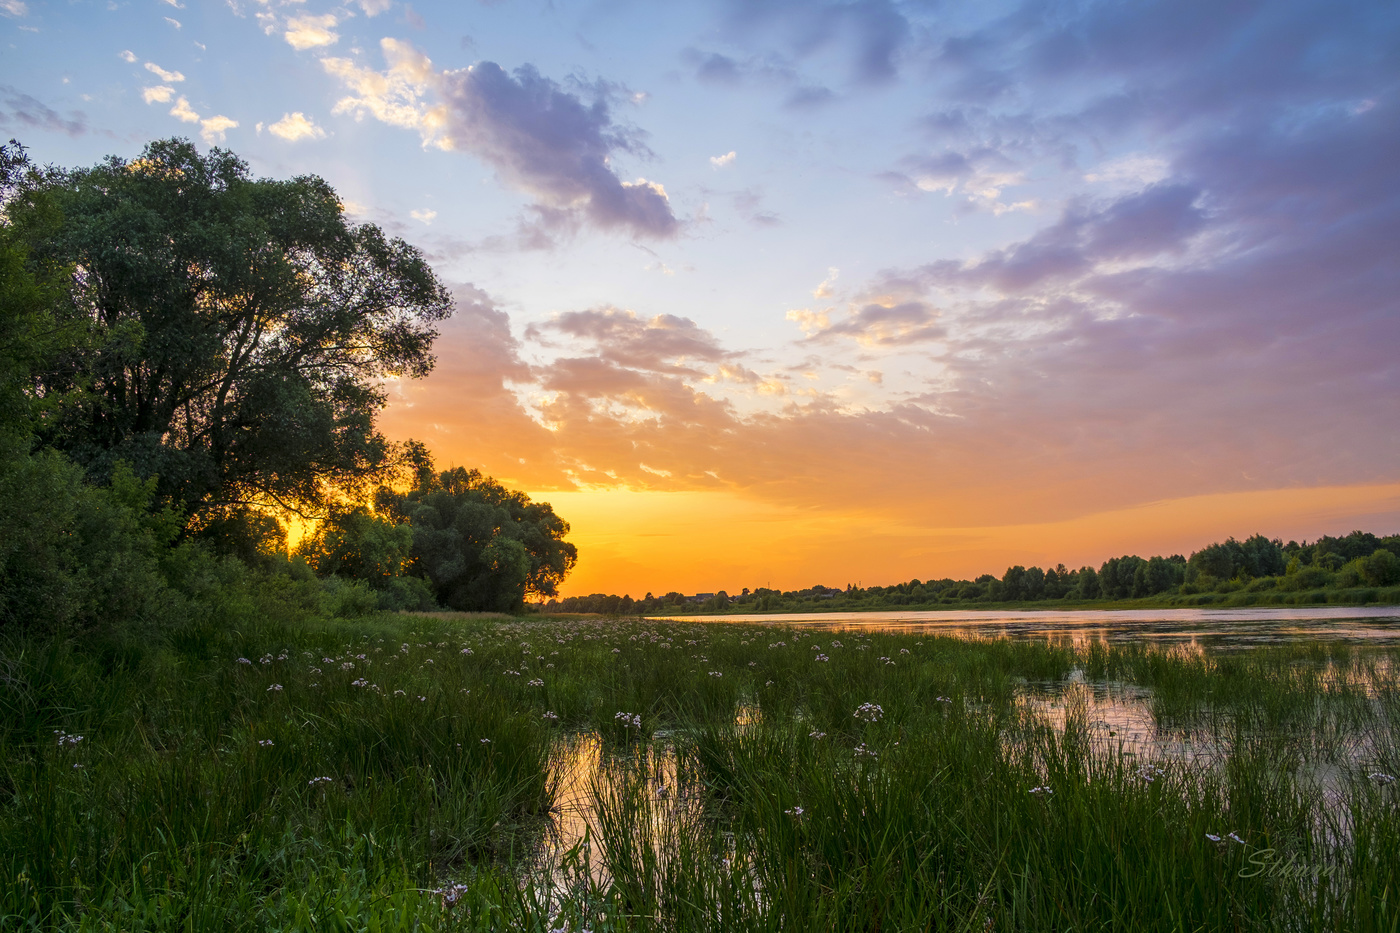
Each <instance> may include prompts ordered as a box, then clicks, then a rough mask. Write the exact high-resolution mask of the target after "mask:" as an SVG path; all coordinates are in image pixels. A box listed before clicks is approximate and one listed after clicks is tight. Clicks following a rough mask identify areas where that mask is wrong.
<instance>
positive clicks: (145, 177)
mask: <svg viewBox="0 0 1400 933" xmlns="http://www.w3.org/2000/svg"><path fill="white" fill-rule="evenodd" d="M5 212H6V218H7V222H8V225H9V226H10V228H11V236H12V237H13V238H14V239H15V240H16V241H17V246H16V248H17V249H22V250H23V251H24V255H25V256H26V258H27V260H28V261H29V262H30V263H31V264H35V265H40V266H44V267H53V266H56V265H61V266H66V267H68V268H70V269H71V270H72V274H71V276H70V279H69V285H68V288H67V294H66V295H65V296H64V301H63V302H62V303H61V305H60V306H59V308H58V311H57V313H58V315H59V316H60V317H61V318H63V319H64V320H63V323H65V324H68V325H78V326H80V327H81V328H82V330H83V332H84V339H82V340H72V341H68V342H67V343H66V345H65V346H64V348H63V350H62V352H60V353H58V354H56V355H54V356H53V357H52V358H50V359H48V360H47V361H46V365H43V366H40V367H38V368H36V369H35V370H34V373H33V376H32V386H31V391H32V393H33V395H34V396H35V397H36V398H41V399H42V398H47V397H63V398H64V399H65V404H63V405H61V406H55V407H52V408H51V409H49V410H48V411H47V412H46V413H45V417H44V418H42V419H41V420H40V422H39V424H38V429H37V430H38V434H39V436H40V438H41V440H42V442H43V443H44V444H45V445H46V446H50V447H53V448H56V449H58V450H61V451H63V452H64V453H66V454H67V455H68V456H69V457H71V458H72V459H73V460H75V461H76V462H77V463H79V464H80V465H82V466H83V467H84V468H86V469H87V470H88V471H89V473H90V474H91V475H93V476H96V477H103V476H106V475H110V473H111V471H112V468H113V466H114V464H116V463H117V462H118V461H124V462H127V463H130V464H131V465H132V467H133V469H134V470H135V471H136V473H137V474H138V475H140V476H156V477H158V478H159V479H158V487H157V488H158V494H159V495H160V497H161V498H162V499H164V500H165V501H168V502H172V503H175V504H177V505H178V506H180V507H181V508H182V509H184V510H185V511H186V513H187V514H188V515H190V516H191V517H192V518H193V519H195V521H196V523H200V522H208V521H213V520H216V519H217V518H218V517H219V516H220V515H221V514H226V513H228V512H230V511H237V510H239V509H241V508H242V509H246V508H247V507H249V506H255V507H256V506H267V505H276V506H279V507H282V508H289V509H294V510H297V511H302V512H317V511H321V510H323V509H324V507H325V505H326V503H327V502H328V501H330V499H331V498H332V497H333V496H334V495H336V494H337V493H342V494H343V493H344V492H346V491H352V492H353V491H358V492H360V493H362V494H363V493H365V492H367V487H366V485H365V484H366V483H368V482H370V481H372V480H373V479H374V478H375V477H376V476H377V475H378V474H379V472H380V471H381V470H382V468H383V467H384V466H385V465H386V463H387V462H388V461H389V460H390V458H391V446H390V445H389V444H388V442H387V441H386V440H385V439H384V438H383V437H382V436H381V435H380V434H379V433H378V432H377V430H376V429H375V424H374V416H375V414H376V413H377V412H378V411H379V410H380V409H381V408H382V407H383V406H384V404H385V400H386V395H385V390H384V389H383V387H382V384H381V381H382V380H383V379H384V378H385V377H391V376H400V375H402V376H410V377H416V376H422V375H424V374H426V373H427V372H428V371H429V370H430V369H431V368H432V365H433V357H432V355H431V352H430V351H431V346H432V342H433V339H434V338H435V337H436V331H435V330H434V329H433V327H432V325H433V323H434V322H436V321H439V320H442V319H443V318H445V317H446V316H447V315H448V314H449V313H450V307H451V302H450V298H449V295H448V292H447V290H446V288H445V287H444V286H443V285H442V283H441V282H440V281H439V280H438V278H437V276H436V275H434V273H433V271H432V269H431V268H430V267H429V266H428V264H427V262H426V261H425V260H424V259H423V257H422V255H421V254H420V253H419V252H418V250H416V249H415V248H414V247H412V246H410V245H408V244H407V243H405V242H403V241H402V240H398V239H390V238H387V237H386V236H385V235H384V233H383V232H382V231H381V230H380V229H379V228H377V227H375V226H374V225H372V224H360V225H354V224H351V223H349V222H347V220H346V218H345V215H344V213H343V210H342V207H341V204H340V201H339V199H338V198H337V197H336V194H335V192H334V191H333V190H332V189H331V187H330V186H329V185H328V184H327V183H326V182H325V181H323V180H322V179H320V178H317V177H314V176H302V177H298V178H294V179H291V180H289V181H278V180H272V179H255V178H253V177H251V175H250V173H249V170H248V166H247V165H246V164H245V163H244V162H242V161H241V160H239V159H238V158H237V157H236V156H235V155H234V154H233V153H231V152H228V151H226V150H221V149H213V150H211V151H210V152H209V153H208V154H207V155H201V154H200V153H199V152H198V151H197V150H196V149H195V147H194V146H193V145H192V144H191V143H189V142H188V141H185V140H176V139H171V140H162V141H159V142H154V143H151V144H150V145H149V146H147V147H146V149H145V151H144V152H143V153H142V155H141V156H140V157H139V158H137V159H134V160H131V161H127V160H124V159H120V158H117V157H115V156H113V157H110V158H108V159H107V160H106V161H105V162H103V163H101V164H99V165H96V166H93V167H91V168H79V169H49V170H47V171H44V172H40V173H30V174H29V175H28V176H26V177H25V178H24V179H22V180H21V181H20V182H19V183H18V184H17V185H15V186H14V190H13V191H12V192H10V194H9V197H8V198H7V201H6V204H5Z"/></svg>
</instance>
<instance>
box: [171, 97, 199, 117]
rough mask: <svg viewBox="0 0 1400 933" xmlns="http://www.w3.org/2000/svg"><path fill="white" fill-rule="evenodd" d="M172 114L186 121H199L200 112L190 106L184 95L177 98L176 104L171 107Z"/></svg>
mask: <svg viewBox="0 0 1400 933" xmlns="http://www.w3.org/2000/svg"><path fill="white" fill-rule="evenodd" d="M170 115H171V116H172V117H175V118H176V119H177V120H182V121H183V122H185V123H198V122H199V114H197V113H195V112H194V109H193V108H192V107H190V102H189V101H188V100H187V99H185V98H184V97H180V98H177V99H176V101H175V106H174V107H171V108H170Z"/></svg>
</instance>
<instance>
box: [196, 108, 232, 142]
mask: <svg viewBox="0 0 1400 933" xmlns="http://www.w3.org/2000/svg"><path fill="white" fill-rule="evenodd" d="M199 125H200V126H201V127H202V129H201V130H200V131H199V135H200V136H201V137H203V139H204V141H205V142H206V143H208V144H209V145H211V146H212V145H214V144H215V143H221V142H223V141H224V133H226V132H227V131H228V130H231V129H233V128H234V127H236V126H237V125H238V121H237V120H230V119H229V118H228V117H225V116H222V115H220V116H215V117H210V118H209V119H207V120H200V121H199Z"/></svg>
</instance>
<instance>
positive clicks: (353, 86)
mask: <svg viewBox="0 0 1400 933" xmlns="http://www.w3.org/2000/svg"><path fill="white" fill-rule="evenodd" d="M380 46H381V47H382V48H383V49H384V57H385V58H387V59H388V60H389V70H388V71H386V72H384V73H382V74H381V73H380V72H377V71H375V70H374V69H372V68H360V67H358V66H356V65H355V63H354V62H352V61H350V60H349V59H348V58H323V59H321V66H322V67H323V68H325V69H326V71H327V72H328V73H329V74H332V75H334V76H335V77H337V78H339V79H340V80H341V83H343V84H345V85H346V86H347V87H348V88H349V89H350V91H351V93H352V94H353V95H354V96H351V97H342V98H341V99H340V100H339V101H337V102H336V105H335V108H334V110H333V111H332V112H333V113H337V114H340V113H349V114H353V115H354V117H355V119H357V120H358V119H361V118H362V117H363V116H364V114H365V113H369V114H370V115H371V116H373V117H374V118H375V119H376V120H380V121H382V122H384V123H388V124H389V125H390V126H401V127H404V128H405V129H416V130H418V131H419V132H420V133H422V134H423V139H424V141H425V142H427V141H431V140H434V139H435V138H436V137H437V136H438V133H439V132H440V131H441V129H442V128H443V126H444V125H445V124H446V122H447V111H446V108H445V107H442V106H438V107H431V108H430V107H428V106H427V105H426V104H424V103H423V102H422V100H421V98H422V96H423V95H424V94H425V93H426V92H427V91H428V90H429V86H430V85H431V84H432V83H433V82H434V81H435V80H436V75H434V73H433V66H432V62H430V61H429V60H428V58H427V57H426V56H424V55H423V54H421V53H420V52H418V51H417V50H415V49H414V48H413V47H412V46H410V45H408V44H407V43H401V42H398V41H397V40H395V39H383V40H381V41H380ZM438 145H439V146H440V147H445V146H444V143H443V142H442V141H438ZM446 146H450V143H447V144H446Z"/></svg>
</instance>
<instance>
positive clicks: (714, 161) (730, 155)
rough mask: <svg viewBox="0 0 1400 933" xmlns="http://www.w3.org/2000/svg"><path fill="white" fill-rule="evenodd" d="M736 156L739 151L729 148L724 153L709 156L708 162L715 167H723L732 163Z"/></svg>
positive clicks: (737, 156)
mask: <svg viewBox="0 0 1400 933" xmlns="http://www.w3.org/2000/svg"><path fill="white" fill-rule="evenodd" d="M737 158H739V153H737V152H735V151H734V150H733V149H731V150H729V151H728V152H726V153H725V154H724V155H718V156H710V164H711V165H713V166H714V167H715V168H724V167H725V166H728V165H733V164H734V160H735V159H737Z"/></svg>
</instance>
